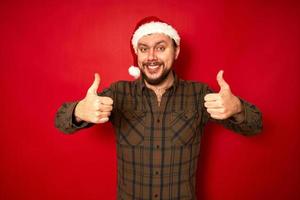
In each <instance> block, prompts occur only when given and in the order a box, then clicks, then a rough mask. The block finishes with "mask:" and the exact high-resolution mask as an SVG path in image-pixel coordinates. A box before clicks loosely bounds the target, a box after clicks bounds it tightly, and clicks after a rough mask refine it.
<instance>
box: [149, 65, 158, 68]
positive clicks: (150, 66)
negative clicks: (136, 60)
mask: <svg viewBox="0 0 300 200" xmlns="http://www.w3.org/2000/svg"><path fill="white" fill-rule="evenodd" d="M148 67H149V68H150V69H156V68H158V67H159V66H158V65H154V66H152V65H149V66H148Z"/></svg>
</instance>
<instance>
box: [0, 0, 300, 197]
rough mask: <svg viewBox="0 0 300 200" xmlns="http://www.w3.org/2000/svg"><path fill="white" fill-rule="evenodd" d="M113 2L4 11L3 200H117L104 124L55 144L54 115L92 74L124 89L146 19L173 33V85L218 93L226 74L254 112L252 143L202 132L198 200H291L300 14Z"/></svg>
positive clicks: (0, 6) (298, 139)
mask: <svg viewBox="0 0 300 200" xmlns="http://www.w3.org/2000/svg"><path fill="white" fill-rule="evenodd" d="M71 2H72V3H71ZM120 2H122V1H116V0H110V1H88V0H82V1H40V2H33V1H6V2H5V1H1V3H0V27H1V31H0V38H1V39H0V41H1V43H0V45H1V49H0V62H1V66H0V67H1V72H0V89H1V90H0V91H1V100H0V103H1V104H0V109H1V115H0V117H1V118H0V121H1V128H0V132H1V133H0V199H1V200H15V199H22V200H27V199H28V200H29V199H30V200H40V199H43V200H47V199H49V200H50V199H51V200H53V199H55V200H62V199H73V200H82V199H88V200H92V199H108V200H109V199H115V198H116V150H115V136H114V131H113V129H112V127H111V125H110V124H104V125H97V126H94V127H92V128H90V129H87V130H83V131H81V132H78V133H77V134H74V135H64V134H62V133H61V132H59V131H58V130H57V129H55V127H54V115H55V112H56V110H57V109H58V108H59V106H60V105H61V104H62V103H63V102H65V101H73V100H79V99H81V98H83V97H84V95H85V92H86V90H87V88H88V87H89V85H90V84H91V83H92V81H93V73H94V72H98V73H100V75H101V76H102V83H101V88H104V87H107V86H109V84H110V83H112V82H114V81H117V80H120V79H125V80H131V77H130V76H129V75H128V73H127V69H128V67H129V66H130V65H131V63H132V56H131V53H130V49H129V48H130V47H129V40H130V37H131V34H132V30H133V28H134V27H135V24H136V22H137V21H138V20H140V19H141V18H143V17H145V16H148V15H156V16H159V17H160V18H162V19H163V20H166V21H167V22H169V23H171V24H173V25H174V26H175V27H176V28H177V29H178V31H179V33H180V35H181V37H182V51H181V54H180V58H179V61H178V63H177V66H176V67H177V71H178V73H179V75H180V76H181V77H182V78H186V79H192V80H197V81H203V82H207V83H208V84H209V85H211V87H213V88H214V89H216V90H217V89H218V86H217V83H216V80H215V78H216V74H217V72H218V70H219V69H224V70H225V74H224V78H225V80H227V81H228V83H229V84H230V85H231V87H232V90H233V92H234V93H235V94H237V95H239V96H241V97H243V98H245V99H247V100H248V101H250V102H252V103H254V104H256V105H257V106H258V107H259V108H260V109H261V111H262V112H263V119H264V130H263V132H262V134H259V135H257V136H254V137H243V136H240V135H238V134H235V133H232V132H231V131H228V130H225V129H224V128H223V127H220V126H219V125H209V126H208V127H206V134H205V135H204V137H203V144H202V149H201V150H202V151H201V157H200V160H199V172H198V177H197V193H198V197H199V199H205V200H220V199H221V200H232V199H234V200H235V199H237V200H240V199H242V200H253V199H255V200H263V199H273V200H281V199H289V200H290V199H295V200H296V199H297V200H298V199H300V192H299V191H300V159H299V158H300V156H299V155H300V148H299V145H300V132H299V120H298V118H299V111H300V103H299V102H300V98H299V97H300V95H299V89H298V88H299V82H300V81H299V75H300V73H299V72H300V68H299V64H300V56H299V55H300V23H299V22H300V20H299V19H300V14H299V13H300V6H299V3H296V2H297V1H292V0H285V1H284V0H282V1H271V0H270V1H261V0H256V1H253V0H244V1H238V0H235V1H221V0H211V1H203V0H198V1H174V0H165V1H156V0H152V1H144V0H131V1H126V3H120ZM124 2H125V1H124Z"/></svg>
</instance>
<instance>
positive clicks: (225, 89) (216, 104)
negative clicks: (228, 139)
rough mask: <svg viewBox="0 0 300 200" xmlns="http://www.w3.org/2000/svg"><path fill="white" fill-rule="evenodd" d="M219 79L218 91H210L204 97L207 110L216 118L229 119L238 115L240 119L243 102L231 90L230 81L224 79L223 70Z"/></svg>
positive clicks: (219, 73) (237, 117) (219, 74)
mask: <svg viewBox="0 0 300 200" xmlns="http://www.w3.org/2000/svg"><path fill="white" fill-rule="evenodd" d="M217 81H218V84H219V86H220V91H219V92H218V93H210V94H207V95H206V96H205V97H204V100H205V103H204V106H205V107H206V109H207V112H208V113H209V114H210V116H211V117H212V118H214V119H221V120H223V119H227V118H229V117H232V116H234V117H235V116H236V119H238V120H239V121H240V117H241V112H242V110H243V109H242V104H241V101H240V100H239V98H238V97H236V96H235V95H234V94H233V93H232V92H231V90H230V87H229V85H228V83H227V82H226V81H225V80H224V79H223V70H220V71H219V72H218V74H217Z"/></svg>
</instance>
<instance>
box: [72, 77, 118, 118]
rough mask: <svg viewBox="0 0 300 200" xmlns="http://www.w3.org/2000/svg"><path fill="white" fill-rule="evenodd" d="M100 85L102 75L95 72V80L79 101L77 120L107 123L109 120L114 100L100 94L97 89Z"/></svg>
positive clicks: (76, 109)
mask: <svg viewBox="0 0 300 200" xmlns="http://www.w3.org/2000/svg"><path fill="white" fill-rule="evenodd" d="M99 85H100V76H99V74H98V73H95V80H94V82H93V84H92V85H91V87H90V88H89V89H88V91H87V93H86V96H85V98H84V99H83V100H81V101H79V103H78V104H77V106H76V108H75V112H74V114H75V117H76V121H77V122H81V121H86V122H90V123H95V124H99V123H105V122H107V121H108V120H109V116H110V114H111V111H112V108H113V100H112V98H110V97H101V96H98V94H97V90H98V87H99Z"/></svg>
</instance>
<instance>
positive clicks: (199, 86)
mask: <svg viewBox="0 0 300 200" xmlns="http://www.w3.org/2000/svg"><path fill="white" fill-rule="evenodd" d="M178 87H183V88H185V89H186V88H191V89H195V90H197V91H199V90H207V88H209V87H208V85H207V84H206V83H204V82H200V81H193V80H183V79H179V81H178Z"/></svg>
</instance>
